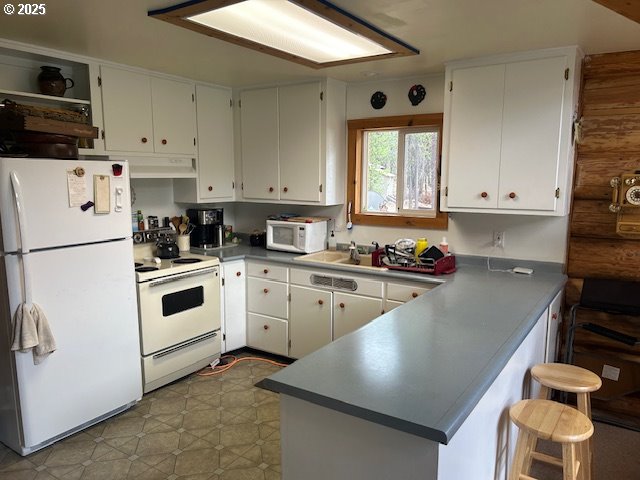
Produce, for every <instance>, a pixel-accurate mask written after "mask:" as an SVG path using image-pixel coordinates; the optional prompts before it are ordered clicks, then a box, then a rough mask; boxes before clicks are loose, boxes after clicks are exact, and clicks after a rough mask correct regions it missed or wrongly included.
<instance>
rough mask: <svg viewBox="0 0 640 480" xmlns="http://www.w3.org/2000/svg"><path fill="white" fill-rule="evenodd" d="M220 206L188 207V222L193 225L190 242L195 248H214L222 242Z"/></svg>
mask: <svg viewBox="0 0 640 480" xmlns="http://www.w3.org/2000/svg"><path fill="white" fill-rule="evenodd" d="M222 212H223V209H222V208H189V209H187V217H189V223H191V224H193V225H195V228H194V229H193V231H192V232H191V238H190V243H191V246H192V247H195V248H216V247H221V246H222V245H223V244H224V222H223V219H222Z"/></svg>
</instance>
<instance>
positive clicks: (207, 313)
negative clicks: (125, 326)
mask: <svg viewBox="0 0 640 480" xmlns="http://www.w3.org/2000/svg"><path fill="white" fill-rule="evenodd" d="M138 308H139V313H140V336H141V343H142V355H151V354H154V353H156V352H159V351H161V350H165V349H167V348H170V347H173V346H175V345H178V344H181V343H183V342H185V341H187V340H190V339H192V338H194V337H198V336H200V335H203V334H205V333H208V332H212V331H214V330H217V329H219V328H220V276H219V274H218V267H207V268H202V269H198V270H193V271H190V272H185V273H179V274H176V275H168V276H166V277H160V278H156V279H153V280H150V281H148V282H144V283H139V284H138Z"/></svg>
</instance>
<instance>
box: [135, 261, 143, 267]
mask: <svg viewBox="0 0 640 480" xmlns="http://www.w3.org/2000/svg"><path fill="white" fill-rule="evenodd" d="M133 266H134V267H135V268H138V267H141V266H142V264H141V263H140V262H133Z"/></svg>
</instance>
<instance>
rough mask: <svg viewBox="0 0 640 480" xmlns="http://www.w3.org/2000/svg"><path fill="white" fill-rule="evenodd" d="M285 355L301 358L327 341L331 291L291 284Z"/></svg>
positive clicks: (331, 307)
mask: <svg viewBox="0 0 640 480" xmlns="http://www.w3.org/2000/svg"><path fill="white" fill-rule="evenodd" d="M289 289H290V294H291V308H290V316H289V356H290V357H293V358H302V357H304V356H305V355H307V354H309V353H311V352H313V351H314V350H317V349H319V348H320V347H322V346H324V345H327V344H328V343H331V340H332V339H333V336H332V328H331V312H332V309H333V303H332V298H331V296H332V294H331V292H327V291H324V290H320V289H318V288H310V287H301V286H298V285H291V286H290V287H289Z"/></svg>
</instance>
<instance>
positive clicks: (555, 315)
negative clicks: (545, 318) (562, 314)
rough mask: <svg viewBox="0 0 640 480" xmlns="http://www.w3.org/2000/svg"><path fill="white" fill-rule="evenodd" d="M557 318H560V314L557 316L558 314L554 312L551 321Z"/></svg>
mask: <svg viewBox="0 0 640 480" xmlns="http://www.w3.org/2000/svg"><path fill="white" fill-rule="evenodd" d="M557 318H558V314H557V313H556V312H553V313H552V314H551V319H552V320H556V319H557Z"/></svg>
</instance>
